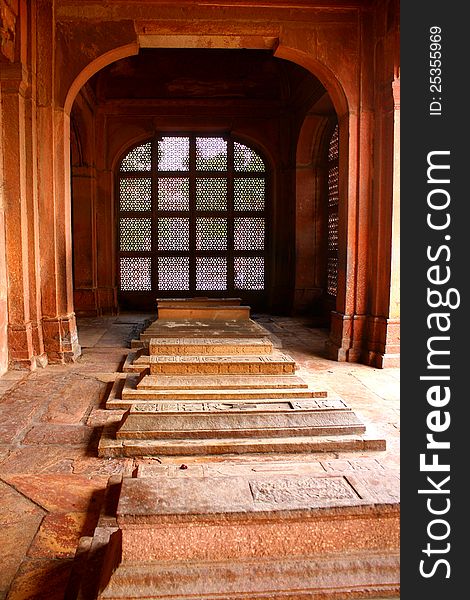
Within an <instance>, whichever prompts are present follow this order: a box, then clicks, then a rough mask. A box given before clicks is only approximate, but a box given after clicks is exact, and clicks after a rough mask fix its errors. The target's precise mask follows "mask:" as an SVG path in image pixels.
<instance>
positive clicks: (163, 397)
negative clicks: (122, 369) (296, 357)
mask: <svg viewBox="0 0 470 600" xmlns="http://www.w3.org/2000/svg"><path fill="white" fill-rule="evenodd" d="M134 392H135V394H134V393H132V394H131V393H126V394H125V397H123V396H124V393H123V392H122V391H121V393H120V394H119V393H113V390H111V393H110V394H109V397H108V400H107V401H106V408H108V409H128V408H130V407H131V406H132V405H133V404H135V405H140V406H147V405H148V404H149V403H150V404H155V403H158V404H169V403H171V404H174V403H181V402H183V403H187V402H194V403H197V404H203V403H205V402H219V403H220V402H222V403H223V402H231V403H235V402H239V403H241V404H244V403H246V402H247V401H250V402H256V401H262V402H264V403H273V404H275V403H279V401H287V402H299V401H301V400H315V399H318V402H321V399H322V398H323V397H324V395H325V394H326V392H315V391H313V390H309V389H305V388H300V389H292V390H284V389H274V390H244V391H238V390H221V391H220V392H206V390H172V391H170V392H167V391H165V390H144V391H142V392H138V391H137V392H136V391H135V390H134ZM319 394H323V396H320V395H319Z"/></svg>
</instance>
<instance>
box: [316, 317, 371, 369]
mask: <svg viewBox="0 0 470 600" xmlns="http://www.w3.org/2000/svg"><path fill="white" fill-rule="evenodd" d="M365 325H366V317H365V316H364V315H343V314H341V313H338V312H336V311H332V313H331V328H330V339H328V340H327V341H326V344H325V348H326V354H327V357H328V358H329V359H331V360H336V361H338V362H360V361H361V358H362V352H363V344H364V331H365Z"/></svg>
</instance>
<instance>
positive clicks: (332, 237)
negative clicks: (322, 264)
mask: <svg viewBox="0 0 470 600" xmlns="http://www.w3.org/2000/svg"><path fill="white" fill-rule="evenodd" d="M328 250H329V251H330V252H338V213H330V214H329V215H328Z"/></svg>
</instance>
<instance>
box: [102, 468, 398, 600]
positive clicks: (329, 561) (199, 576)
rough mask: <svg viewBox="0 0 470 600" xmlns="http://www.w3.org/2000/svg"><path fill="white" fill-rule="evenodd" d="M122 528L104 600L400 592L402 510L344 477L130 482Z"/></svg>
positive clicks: (332, 597)
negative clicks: (359, 489)
mask: <svg viewBox="0 0 470 600" xmlns="http://www.w3.org/2000/svg"><path fill="white" fill-rule="evenodd" d="M116 518H117V522H118V524H119V528H120V537H119V540H120V541H121V540H122V544H119V545H115V546H111V547H110V550H109V552H108V557H107V565H106V566H107V567H108V573H109V575H110V577H109V580H108V579H104V585H103V587H102V589H101V591H100V595H99V596H98V598H99V599H101V600H105V599H106V600H117V599H118V598H119V599H120V600H123V599H124V598H126V599H128V600H131V599H137V598H142V599H143V598H147V599H149V598H150V599H152V600H164V599H170V598H173V599H177V598H178V599H183V598H187V599H191V600H194V599H196V598H200V599H201V600H215V599H216V598H217V599H220V600H222V599H223V600H236V599H237V598H240V599H241V598H246V599H249V600H268V599H274V598H285V599H286V600H287V599H291V600H294V599H295V600H300V599H305V600H306V599H307V598H310V599H312V600H313V599H317V600H338V599H339V598H341V599H344V600H349V599H351V600H352V599H353V598H358V597H366V596H367V597H368V598H370V597H372V595H382V596H387V597H390V596H391V595H395V594H397V593H398V591H399V541H400V537H399V534H400V510H399V505H398V504H397V503H395V504H393V505H390V504H389V503H388V502H387V495H386V494H384V499H382V496H380V497H379V499H378V498H377V497H376V496H375V495H374V494H369V493H368V491H367V489H364V490H363V489H361V495H359V493H358V492H357V491H356V487H355V485H354V483H351V482H350V481H349V477H345V476H342V475H338V474H334V475H331V474H323V475H319V474H318V475H312V476H305V475H279V476H277V475H275V474H268V475H266V474H264V475H262V476H257V475H256V474H250V475H249V476H247V477H246V476H245V477H244V476H235V477H195V476H192V477H164V476H160V477H144V478H139V477H137V478H132V479H131V478H124V480H123V483H122V489H121V495H120V498H119V503H118V506H117V510H116ZM102 581H103V579H102Z"/></svg>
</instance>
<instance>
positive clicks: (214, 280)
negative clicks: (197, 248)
mask: <svg viewBox="0 0 470 600" xmlns="http://www.w3.org/2000/svg"><path fill="white" fill-rule="evenodd" d="M226 289H227V259H226V257H225V256H197V257H196V290H201V291H202V290H205V291H210V290H226Z"/></svg>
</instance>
